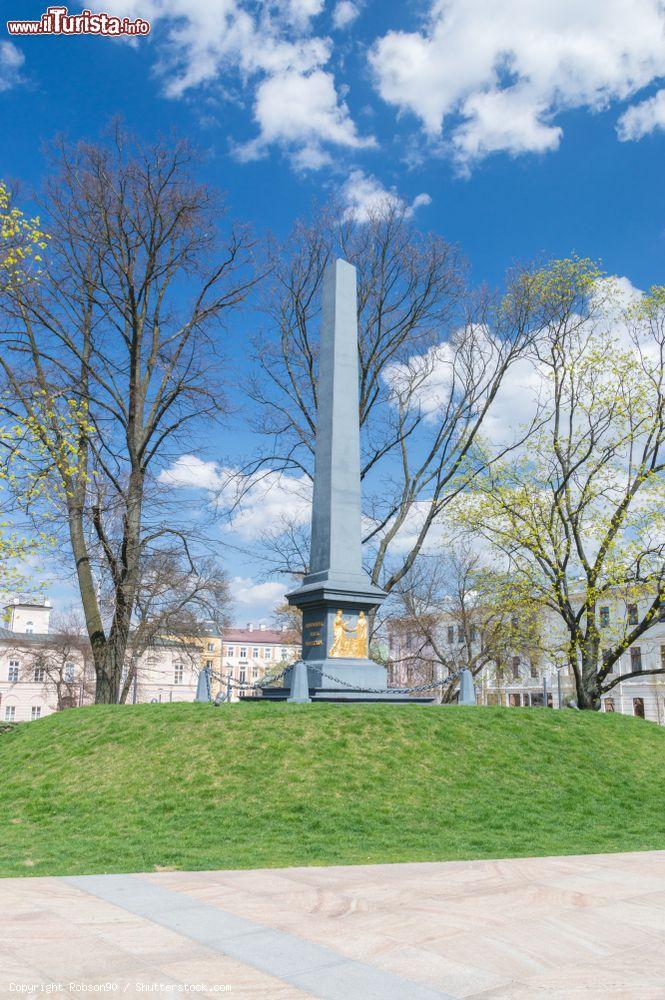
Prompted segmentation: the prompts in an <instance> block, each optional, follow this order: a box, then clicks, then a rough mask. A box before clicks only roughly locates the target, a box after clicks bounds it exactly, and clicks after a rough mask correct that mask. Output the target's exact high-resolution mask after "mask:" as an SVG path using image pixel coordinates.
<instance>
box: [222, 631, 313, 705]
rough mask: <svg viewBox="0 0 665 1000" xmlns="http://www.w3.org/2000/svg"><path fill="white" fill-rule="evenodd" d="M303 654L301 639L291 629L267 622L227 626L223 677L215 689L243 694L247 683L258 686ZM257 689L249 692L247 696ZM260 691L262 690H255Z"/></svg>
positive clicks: (225, 692)
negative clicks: (236, 626)
mask: <svg viewBox="0 0 665 1000" xmlns="http://www.w3.org/2000/svg"><path fill="white" fill-rule="evenodd" d="M299 657H300V641H299V640H296V639H295V638H294V636H293V634H292V633H291V632H289V631H288V630H287V629H282V630H278V629H269V628H267V627H266V626H264V625H258V626H256V627H255V626H254V625H252V624H251V623H249V624H248V625H247V626H246V628H231V629H225V630H224V634H223V643H222V667H221V674H220V676H221V678H222V679H221V680H220V679H216V681H215V685H214V686H213V690H217V691H219V690H221V693H222V695H224V696H226V695H227V694H230V697H231V700H232V701H237V700H238V699H239V697H240V694H241V691H242V686H243V685H258V684H261V683H263V682H267V681H269V680H270V679H272V678H273V677H277V676H278V675H279V674H281V673H282V672H283V671H284V670H285V669H286V667H288V666H290V665H291V664H292V663H295V661H296V660H297V659H298V658H299ZM251 693H253V692H250V691H247V692H246V695H248V694H251ZM254 693H258V692H254Z"/></svg>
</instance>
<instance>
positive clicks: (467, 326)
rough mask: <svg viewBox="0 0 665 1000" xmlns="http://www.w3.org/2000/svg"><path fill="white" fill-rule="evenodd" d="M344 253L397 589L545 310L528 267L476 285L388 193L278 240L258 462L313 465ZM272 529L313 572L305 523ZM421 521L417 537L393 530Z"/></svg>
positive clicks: (372, 566)
mask: <svg viewBox="0 0 665 1000" xmlns="http://www.w3.org/2000/svg"><path fill="white" fill-rule="evenodd" d="M336 253H339V254H341V255H342V256H343V257H344V258H346V259H347V260H348V261H350V262H351V263H352V264H354V265H355V266H356V268H357V274H358V326H359V357H360V387H359V388H360V394H359V395H360V426H361V443H362V472H361V475H362V479H363V487H364V488H363V495H364V502H365V515H366V524H367V525H368V527H367V532H366V535H365V539H364V541H365V558H366V562H367V567H368V570H369V572H370V575H371V577H372V580H373V581H374V582H375V583H377V584H380V585H381V586H383V587H384V588H385V589H386V590H387V591H389V592H391V591H393V590H394V589H395V588H397V587H398V586H399V584H400V582H401V581H403V580H404V579H405V577H406V576H407V574H408V573H409V571H410V570H411V569H412V567H413V565H414V563H415V560H416V558H417V557H418V555H419V553H420V552H421V551H422V549H423V546H424V544H425V541H426V539H427V538H428V536H429V534H430V532H431V529H432V526H433V525H434V524H435V523H436V521H437V519H438V518H439V517H440V516H441V514H442V512H443V510H444V509H445V507H446V505H447V504H448V503H449V502H450V500H451V498H452V497H453V496H455V495H456V494H457V493H458V492H459V491H461V490H463V489H464V488H465V486H466V485H468V483H469V482H470V481H471V480H472V479H473V477H474V476H475V475H476V474H477V472H478V470H479V468H481V467H482V465H483V462H484V461H485V457H484V456H483V454H482V453H481V450H480V448H479V444H480V433H481V429H482V427H483V424H484V422H485V420H486V417H487V415H488V413H489V412H490V410H491V407H492V404H493V401H494V399H495V397H496V394H497V392H498V389H499V387H500V385H501V382H502V380H503V378H504V376H505V373H506V371H507V370H508V369H509V367H510V366H511V365H512V364H513V363H514V362H515V361H516V360H517V359H518V358H519V357H521V355H522V353H523V351H524V349H525V347H526V345H527V344H528V343H529V341H530V339H531V337H532V335H533V333H534V331H535V330H536V329H538V328H539V326H540V325H541V323H542V321H543V317H542V310H541V309H540V308H539V305H538V303H537V302H536V300H535V299H532V296H531V289H530V286H529V282H528V279H527V278H526V276H525V274H524V273H520V274H517V275H515V276H514V280H511V281H509V293H508V294H507V295H506V296H505V297H504V298H503V299H501V300H500V301H499V300H497V299H496V298H495V297H494V296H492V295H490V294H489V293H488V292H487V291H481V292H480V293H478V294H475V295H471V294H470V293H469V292H468V290H467V287H466V283H465V268H464V264H463V262H462V261H461V259H460V256H459V253H458V252H457V250H456V248H455V247H453V246H451V245H450V244H448V243H447V242H446V241H445V240H444V239H442V238H441V237H439V236H435V235H423V234H421V233H419V232H418V231H417V230H416V229H415V228H414V226H413V224H412V223H411V221H410V220H409V219H408V218H407V215H406V213H405V211H404V210H403V209H402V208H400V207H398V206H396V205H395V204H393V203H389V202H386V203H385V204H384V205H382V206H381V207H380V208H378V209H377V210H376V211H375V212H373V213H372V214H371V215H370V217H369V219H368V220H367V222H364V223H362V224H361V223H357V222H354V221H351V220H346V219H345V217H344V215H343V213H341V212H339V211H335V210H333V211H331V212H327V213H323V214H322V215H321V216H320V217H319V218H317V219H316V220H315V221H314V222H313V223H312V224H310V225H306V224H304V223H299V224H298V225H297V226H296V227H295V229H294V232H293V234H292V236H291V238H290V240H289V241H287V242H286V243H285V244H283V245H280V247H279V248H278V249H277V250H276V251H275V252H274V254H273V259H272V271H271V273H272V281H271V285H270V288H269V291H268V294H267V298H266V303H265V309H266V312H267V315H268V317H269V323H270V328H271V331H272V334H271V335H268V336H265V337H262V339H261V340H260V342H258V343H257V349H256V363H257V370H258V374H257V377H256V379H255V381H254V383H253V385H252V388H251V394H252V397H253V399H254V401H255V402H256V404H257V411H258V414H259V416H258V418H257V429H258V431H259V432H260V433H261V434H262V435H263V436H264V438H265V439H266V442H267V443H266V447H265V449H264V450H263V453H262V455H261V457H260V460H259V461H258V462H257V463H256V464H255V465H254V466H253V467H252V472H253V474H254V475H253V476H249V477H247V479H246V482H250V481H251V482H255V475H256V470H257V469H258V470H263V471H265V472H267V471H268V470H276V469H278V470H281V471H291V472H297V474H298V475H301V474H302V473H303V472H304V473H305V474H306V475H307V476H311V475H312V470H313V454H314V439H315V431H316V422H317V357H318V322H319V301H320V297H321V287H322V280H323V274H324V270H325V267H326V265H327V263H328V262H329V260H330V259H331V258H332V257H333V255H334V254H336ZM282 528H283V530H280V531H279V532H273V534H272V536H271V537H270V538H265V539H264V540H263V541H264V544H266V545H269V547H270V549H271V551H272V555H273V559H272V561H271V564H270V569H271V570H273V571H280V572H286V573H303V572H305V571H306V561H305V559H306V549H307V546H306V545H305V544H304V541H303V538H302V532H301V531H300V530H299V529H298V527H297V526H295V525H292V526H290V527H289V526H287V525H283V526H282ZM405 533H406V534H409V535H410V536H411V540H410V541H409V544H408V546H407V547H406V549H404V548H402V549H401V550H400V552H399V554H397V549H396V545H395V543H396V542H397V541H398V540H399V539H400V538H402V537H403V536H404V534H405Z"/></svg>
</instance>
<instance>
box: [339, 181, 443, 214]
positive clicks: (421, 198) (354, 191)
mask: <svg viewBox="0 0 665 1000" xmlns="http://www.w3.org/2000/svg"><path fill="white" fill-rule="evenodd" d="M341 196H342V203H343V205H344V218H345V219H355V220H356V222H367V221H368V220H369V218H370V217H371V215H372V214H373V213H374V212H376V211H377V210H380V209H381V207H382V206H384V205H385V204H386V203H388V204H390V205H395V206H397V207H402V206H404V208H405V211H406V215H407V216H410V215H413V213H414V212H415V210H416V209H417V208H420V207H421V206H422V205H429V204H430V202H431V200H432V199H431V198H430V196H429V195H428V194H425V193H423V194H419V195H417V196H416V197H415V198H414V199H413V201H412V202H411V204H410V205H408V206H407V205H406V203H405V201H404V199H403V198H401V197H400V195H398V194H397V192H396V191H395V189H394V188H392V189H391V190H390V191H388V190H387V189H386V188H385V187H384V186H383V185H382V184H381V181H379V180H378V179H377V178H376V177H374V176H373V175H372V174H365V173H364V172H363V171H362V170H352V171H351V173H350V174H349V176H348V178H347V180H346V181H345V182H344V184H343V185H342V189H341Z"/></svg>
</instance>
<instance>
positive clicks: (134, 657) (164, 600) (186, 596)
mask: <svg viewBox="0 0 665 1000" xmlns="http://www.w3.org/2000/svg"><path fill="white" fill-rule="evenodd" d="M111 596H112V595H111ZM103 600H104V595H103V594H102V602H103ZM230 607H231V594H230V590H229V584H228V580H227V577H226V574H225V573H224V571H223V570H222V569H221V567H220V566H219V565H218V564H217V563H216V562H215V560H214V559H211V558H201V559H198V560H196V561H195V562H194V561H193V560H190V559H188V558H187V557H186V556H185V555H184V554H183V552H182V551H181V550H180V549H175V550H161V551H155V552H151V553H149V554H148V555H147V556H146V557H145V558H144V559H143V561H142V563H141V568H140V583H139V586H138V588H137V591H136V599H135V605H134V615H133V617H132V627H131V630H130V633H129V639H128V642H127V651H126V657H125V671H124V680H123V684H122V689H121V692H120V701H121V702H123V703H124V702H125V701H126V700H127V698H128V696H129V693H130V691H131V690H132V685H133V684H134V681H135V678H136V677H137V670H138V665H139V662H140V661H141V659H142V657H143V656H145V654H146V653H147V652H149V651H150V650H153V649H155V647H156V646H157V645H159V644H160V642H163V641H164V640H168V641H169V643H170V644H171V645H174V644H175V645H178V646H180V648H181V651H182V655H183V657H185V658H188V659H190V660H191V662H192V663H193V664H195V665H196V666H197V667H198V666H200V662H201V651H202V646H203V642H204V641H205V638H206V636H208V635H209V634H210V629H211V628H212V629H214V630H215V631H216V632H219V631H220V630H221V629H222V628H223V627H224V626H226V625H228V623H229V609H230Z"/></svg>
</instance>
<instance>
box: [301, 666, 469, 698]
mask: <svg viewBox="0 0 665 1000" xmlns="http://www.w3.org/2000/svg"><path fill="white" fill-rule="evenodd" d="M461 673H462V671H461V670H458V671H457V673H456V674H453V675H452V676H448V677H446V678H444V679H442V680H440V681H428V682H427V683H426V684H419V685H417V686H415V687H389V688H368V687H358V686H357V685H356V684H349V682H348V681H343V680H342V679H341V677H335V676H334V675H332V674H326V673H323V672H322V673H321V676H322V677H325V679H326V680H328V681H335V683H336V684H341V685H342V686H343V687H345V688H348V689H349V690H350V691H366V692H367V693H368V694H391V693H396V694H401V693H409V694H410V693H413V692H416V691H432V690H433V689H434V688H437V687H443V686H444V685H446V684H452V683H454V682H455V681H456V680H457V678H458V677H459V676H460V674H461Z"/></svg>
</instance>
